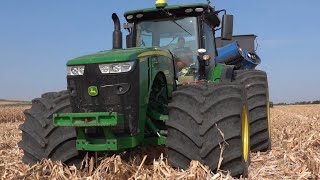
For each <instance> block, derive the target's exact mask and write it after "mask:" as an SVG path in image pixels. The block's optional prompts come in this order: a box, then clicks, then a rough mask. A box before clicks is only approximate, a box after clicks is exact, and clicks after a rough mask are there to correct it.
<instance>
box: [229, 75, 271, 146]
mask: <svg viewBox="0 0 320 180" xmlns="http://www.w3.org/2000/svg"><path fill="white" fill-rule="evenodd" d="M234 77H235V81H237V82H239V83H241V84H243V85H244V86H245V88H246V92H247V98H248V99H247V102H248V108H249V117H250V118H249V122H250V142H251V144H250V148H251V151H252V152H257V151H261V152H264V151H267V150H270V149H271V134H270V109H269V108H270V107H269V90H268V78H267V74H266V73H265V72H264V71H260V70H238V71H235V76H234Z"/></svg>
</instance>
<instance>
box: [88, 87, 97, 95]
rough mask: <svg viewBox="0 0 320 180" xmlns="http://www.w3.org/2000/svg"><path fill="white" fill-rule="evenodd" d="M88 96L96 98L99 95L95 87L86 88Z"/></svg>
mask: <svg viewBox="0 0 320 180" xmlns="http://www.w3.org/2000/svg"><path fill="white" fill-rule="evenodd" d="M88 94H89V95H90V96H97V95H98V94H99V92H98V88H97V86H90V87H88Z"/></svg>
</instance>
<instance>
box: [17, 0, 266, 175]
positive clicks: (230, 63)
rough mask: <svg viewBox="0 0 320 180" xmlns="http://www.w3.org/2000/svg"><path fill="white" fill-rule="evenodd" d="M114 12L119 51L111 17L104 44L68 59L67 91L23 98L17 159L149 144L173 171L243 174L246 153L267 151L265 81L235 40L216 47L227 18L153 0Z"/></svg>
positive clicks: (228, 34)
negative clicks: (109, 41)
mask: <svg viewBox="0 0 320 180" xmlns="http://www.w3.org/2000/svg"><path fill="white" fill-rule="evenodd" d="M220 14H223V17H222V20H220V19H221V18H220ZM124 17H125V19H126V21H127V22H126V23H125V24H124V28H125V29H126V31H128V35H127V36H126V46H127V48H126V49H123V47H122V32H121V27H120V21H119V18H118V16H117V15H116V14H112V19H113V21H114V32H113V49H112V50H108V51H102V52H98V53H95V54H91V55H86V56H82V57H79V58H75V59H72V60H70V61H68V62H67V87H68V88H67V90H65V91H61V92H50V93H45V94H43V95H42V96H41V98H37V99H34V100H33V101H32V107H31V108H30V109H28V110H26V111H25V115H26V120H25V122H24V123H23V124H22V125H21V126H20V129H21V130H22V140H21V141H20V142H19V147H20V148H21V149H22V150H23V151H24V156H23V161H24V162H25V163H27V164H35V163H37V162H38V161H40V160H41V159H43V158H51V159H52V160H60V161H62V162H64V163H66V164H75V165H79V163H80V162H81V161H82V159H83V157H84V155H85V154H86V153H87V152H93V153H94V152H108V153H116V152H119V151H121V150H126V149H133V148H137V147H139V146H142V145H159V146H166V147H167V149H168V161H169V163H170V164H171V165H172V166H173V167H176V168H182V169H186V168H187V167H188V166H189V164H190V161H191V160H198V161H200V162H201V163H203V164H205V165H207V166H209V167H210V169H211V170H213V171H215V170H217V169H221V170H227V171H229V172H230V173H231V175H233V176H240V175H243V176H246V175H247V174H248V165H249V162H250V160H249V152H250V149H251V150H254V151H264V150H268V149H270V148H271V143H270V127H269V126H270V122H269V101H268V99H269V97H268V83H267V75H266V73H265V72H263V71H259V70H255V69H254V68H255V66H256V65H257V64H259V63H260V58H259V56H258V55H257V54H255V53H254V52H248V51H245V50H242V49H241V48H240V47H239V45H238V43H237V42H234V43H231V44H229V45H227V46H224V47H222V48H220V49H217V47H216V41H215V32H216V31H217V30H219V29H221V38H222V39H225V40H231V39H232V29H233V16H232V15H227V14H226V11H225V10H215V9H214V8H213V7H211V6H210V4H207V3H198V4H186V5H174V6H169V5H168V4H167V3H166V1H164V0H158V1H157V2H156V7H153V8H150V9H141V10H134V11H128V12H126V13H124ZM180 41H181V42H180ZM221 160H222V161H221ZM219 161H221V162H219Z"/></svg>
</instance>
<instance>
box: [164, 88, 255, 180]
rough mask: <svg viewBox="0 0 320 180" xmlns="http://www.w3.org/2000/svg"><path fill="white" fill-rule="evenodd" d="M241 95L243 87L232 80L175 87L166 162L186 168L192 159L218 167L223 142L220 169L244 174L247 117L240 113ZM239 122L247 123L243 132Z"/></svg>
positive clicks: (245, 166) (244, 104) (241, 111)
mask: <svg viewBox="0 0 320 180" xmlns="http://www.w3.org/2000/svg"><path fill="white" fill-rule="evenodd" d="M244 96H245V92H244V87H243V86H241V85H237V84H233V83H228V84H226V83H219V84H213V83H197V84H191V85H187V86H182V87H181V88H179V89H178V90H177V91H175V92H174V93H173V99H172V103H170V104H169V120H168V121H167V122H166V125H167V126H168V136H167V140H166V145H167V147H168V161H169V163H170V164H171V165H172V166H173V167H176V168H182V169H186V168H188V167H189V165H190V161H191V160H198V161H199V162H201V163H203V164H205V165H207V166H209V168H210V169H211V170H213V171H214V170H217V168H218V162H219V158H220V152H221V149H220V146H219V145H220V144H221V145H223V144H225V150H224V151H223V161H222V164H221V166H220V168H219V169H221V170H228V171H230V173H231V175H232V176H240V175H242V176H244V177H246V176H247V175H248V165H249V158H250V157H249V151H250V149H249V142H248V141H249V125H248V119H247V118H246V117H245V116H244V115H243V114H242V113H245V114H246V116H247V109H246V108H247V107H246V102H245V99H246V98H245V97H244ZM242 120H243V121H242ZM242 122H244V124H243V123H242ZM245 122H246V123H245ZM242 124H243V125H245V124H246V125H247V126H246V127H247V131H243V132H244V135H243V134H242ZM219 129H220V130H221V132H222V133H223V134H224V139H223V138H222V135H221V133H220V132H219ZM245 132H246V133H245ZM245 137H246V138H245ZM244 139H245V141H246V142H243V141H244ZM224 140H225V141H224ZM244 147H245V148H246V153H244ZM245 156H246V157H245ZM245 159H246V160H245Z"/></svg>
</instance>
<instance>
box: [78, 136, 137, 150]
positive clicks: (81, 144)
mask: <svg viewBox="0 0 320 180" xmlns="http://www.w3.org/2000/svg"><path fill="white" fill-rule="evenodd" d="M140 142H141V138H139V137H138V136H133V137H121V138H114V139H94V140H93V139H77V141H76V148H77V150H79V151H118V150H123V149H129V148H134V147H137V146H138V145H139V144H140Z"/></svg>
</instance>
